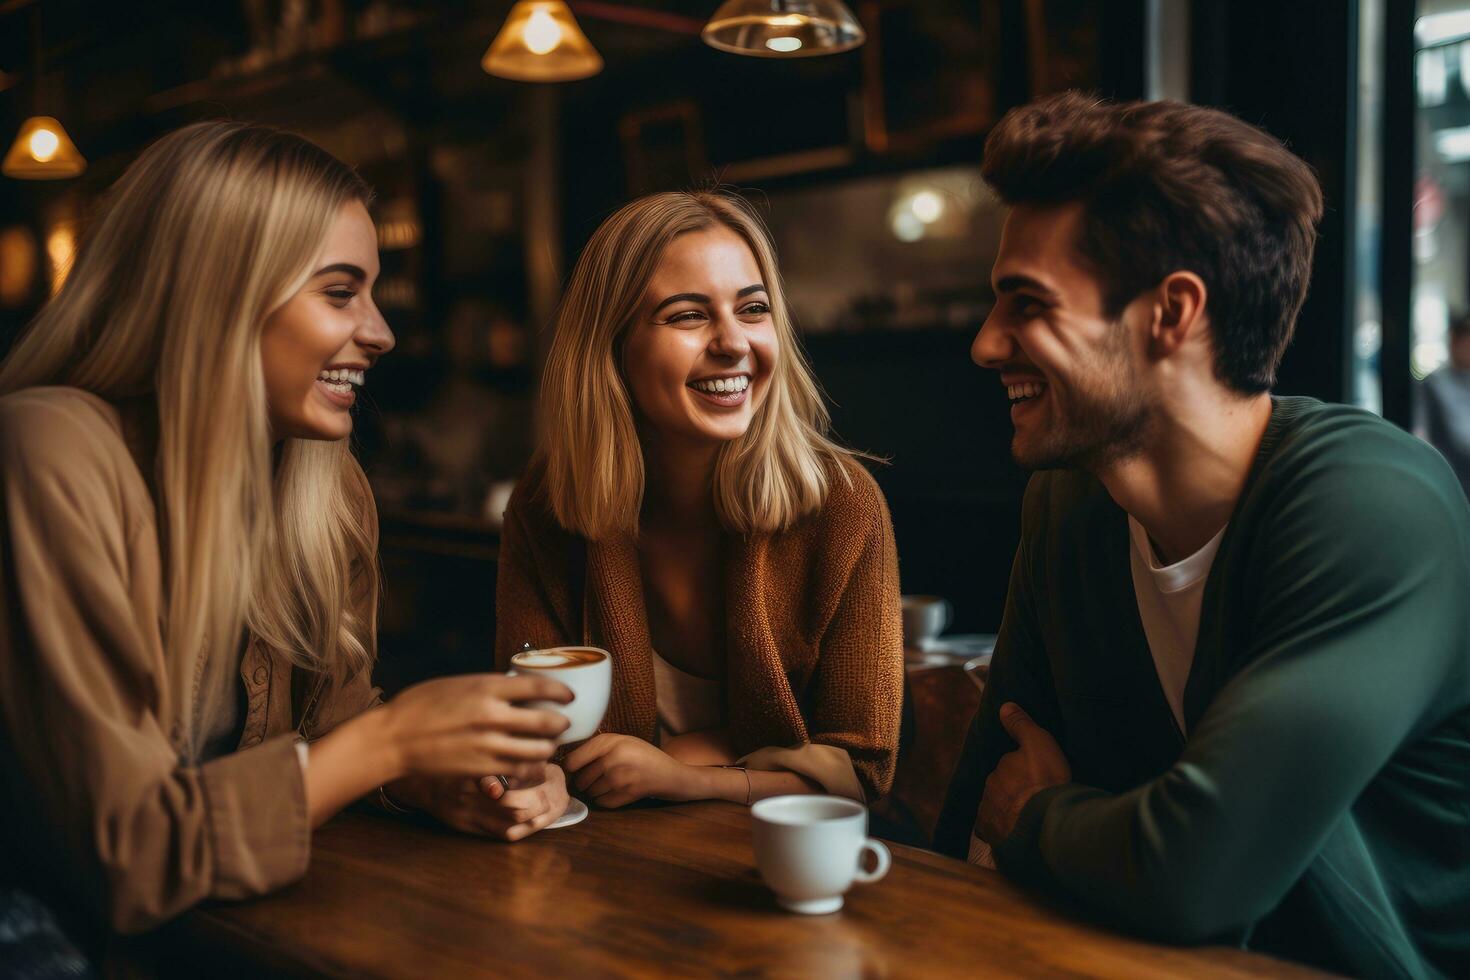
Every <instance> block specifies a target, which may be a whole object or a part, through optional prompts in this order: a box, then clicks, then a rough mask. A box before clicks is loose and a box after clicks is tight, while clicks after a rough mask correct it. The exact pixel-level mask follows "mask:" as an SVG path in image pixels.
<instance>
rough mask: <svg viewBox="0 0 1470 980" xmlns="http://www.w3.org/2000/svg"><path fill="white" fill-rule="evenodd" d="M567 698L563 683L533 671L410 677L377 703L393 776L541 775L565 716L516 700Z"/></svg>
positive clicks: (564, 701)
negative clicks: (512, 674) (424, 678)
mask: <svg viewBox="0 0 1470 980" xmlns="http://www.w3.org/2000/svg"><path fill="white" fill-rule="evenodd" d="M572 699H573V694H572V691H571V689H570V688H568V687H567V686H566V685H565V684H562V683H559V682H558V681H555V680H552V679H551V678H548V677H545V676H542V675H536V674H526V675H522V676H516V677H507V676H505V675H503V674H467V675H463V676H459V677H443V678H439V679H437V680H431V681H425V682H423V683H421V684H415V685H414V686H413V687H410V688H408V689H407V690H405V691H403V693H401V694H399V695H398V696H397V697H395V698H394V699H393V700H392V701H390V702H388V704H387V705H386V706H385V707H384V708H383V709H382V710H383V711H384V713H385V717H384V718H383V722H384V726H383V727H384V730H385V733H386V740H387V746H386V750H387V753H388V758H389V760H390V765H391V767H392V769H393V771H394V773H395V777H394V778H402V777H404V776H447V777H459V778H469V779H479V778H481V777H483V776H507V777H511V778H515V779H518V780H523V781H525V782H527V783H535V782H538V781H540V780H541V779H542V778H543V776H544V772H545V768H546V761H547V760H548V759H550V758H551V756H552V754H553V753H554V752H555V751H556V741H555V740H556V738H557V737H558V736H559V735H561V733H562V732H564V731H565V730H566V728H567V719H566V718H565V717H564V716H562V715H560V714H558V713H557V712H555V711H553V710H550V709H548V708H529V707H520V706H519V705H518V702H523V701H539V702H548V701H549V702H554V703H556V704H569V703H570V702H571V701H572Z"/></svg>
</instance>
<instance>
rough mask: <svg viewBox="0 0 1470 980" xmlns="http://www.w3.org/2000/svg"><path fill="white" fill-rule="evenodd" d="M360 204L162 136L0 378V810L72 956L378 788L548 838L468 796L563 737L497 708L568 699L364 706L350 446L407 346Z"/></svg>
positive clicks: (246, 145) (471, 690)
mask: <svg viewBox="0 0 1470 980" xmlns="http://www.w3.org/2000/svg"><path fill="white" fill-rule="evenodd" d="M369 197H370V194H369V191H368V188H367V186H366V185H365V184H363V182H362V181H361V179H360V178H358V176H357V175H356V174H355V173H354V172H353V171H352V170H351V169H350V168H349V167H347V166H346V165H344V164H342V163H341V162H339V161H338V160H336V159H335V158H333V157H332V156H330V155H329V154H327V153H326V152H325V151H323V150H321V149H319V148H317V147H316V146H314V145H312V144H310V143H308V142H306V141H305V140H303V139H300V138H299V137H295V136H291V135H289V134H285V133H280V132H276V131H274V130H270V129H265V128H262V127H255V126H247V125H242V124H237V123H228V122H215V123H201V124H197V125H194V126H190V127H187V128H185V129H182V130H179V131H178V132H175V133H172V134H170V135H168V136H166V137H164V138H163V139H161V140H159V141H158V142H157V143H155V144H154V145H153V146H151V147H150V148H149V149H148V150H146V151H145V152H144V153H143V154H142V156H140V157H139V159H138V160H137V161H136V162H135V163H134V164H133V165H132V166H131V167H129V168H128V170H127V172H126V173H125V174H124V175H123V176H122V178H121V179H120V180H119V181H118V182H117V184H116V185H115V186H114V187H113V188H112V190H111V192H110V194H109V196H108V199H107V201H106V202H105V206H104V207H103V209H102V211H101V213H100V215H99V217H98V218H97V220H96V222H95V224H94V227H93V228H92V230H91V232H90V233H89V235H88V236H87V237H86V240H85V241H84V243H83V245H82V247H81V249H80V252H79V254H78V256H77V260H76V263H75V266H74V268H72V270H71V272H70V275H69V276H68V277H67V279H66V282H65V284H64V285H63V286H62V288H61V290H60V292H59V293H58V294H57V295H56V296H55V297H54V298H53V299H52V300H51V302H50V303H49V304H47V306H46V307H45V308H44V309H43V310H42V312H41V314H40V315H39V316H38V317H37V318H36V320H35V322H34V323H33V324H32V325H31V327H30V328H29V329H28V331H27V332H26V333H25V334H24V335H23V336H22V337H21V339H20V340H19V341H18V342H17V344H16V346H15V348H14V350H13V351H12V352H11V353H10V355H9V357H8V358H7V359H6V360H5V361H4V362H3V363H0V589H3V591H0V595H3V597H4V598H3V600H0V732H3V748H0V787H3V792H4V794H5V796H4V800H3V803H0V805H3V806H4V809H5V811H6V813H7V814H8V815H9V819H10V821H11V823H10V827H11V832H12V836H11V839H10V842H9V843H10V847H11V853H12V855H13V857H14V865H13V867H12V868H11V873H12V874H15V875H17V876H18V878H19V883H21V884H23V885H25V886H27V887H29V888H31V889H33V890H35V891H36V892H39V893H40V894H41V895H42V897H44V898H46V899H48V900H49V901H50V902H51V903H52V904H54V905H55V906H56V907H57V908H58V909H59V910H61V911H62V913H63V915H64V916H65V917H66V919H67V920H68V921H71V922H73V923H74V924H75V926H76V928H78V929H79V930H81V933H82V935H84V936H85V935H94V934H95V933H94V930H97V929H98V928H99V927H111V928H113V929H118V930H124V931H135V930H139V929H144V928H147V927H149V926H151V925H154V924H156V923H158V922H160V921H162V920H164V919H167V918H169V917H171V916H173V915H175V914H177V913H179V912H181V911H183V910H184V909H186V908H188V907H189V906H190V905H192V904H194V903H195V902H198V901H200V900H202V899H206V898H239V897H244V896H248V895H254V894H258V893H261V892H264V891H267V890H269V889H272V888H275V887H277V886H280V885H282V884H285V883H287V882H289V881H291V880H293V879H295V878H296V877H298V876H300V875H301V874H302V873H303V872H304V871H305V870H306V862H307V851H308V846H309V841H310V831H311V828H312V827H313V826H315V825H317V824H319V823H321V822H322V821H323V820H325V819H326V818H327V817H328V816H330V815H331V814H332V813H334V812H336V811H337V810H338V809H340V808H341V807H342V806H344V805H345V804H347V803H348V802H350V801H352V800H353V799H355V798H357V797H359V796H362V795H364V794H366V793H370V792H373V791H375V790H379V789H381V788H382V787H383V785H384V784H385V783H391V784H392V785H391V786H390V787H388V791H391V792H392V793H393V795H394V796H395V797H397V798H398V800H399V801H400V803H401V804H409V805H417V806H421V807H423V808H425V809H428V810H431V811H433V812H435V813H436V814H438V815H439V816H440V817H442V818H443V819H445V820H446V821H447V822H449V823H451V824H453V825H455V826H457V827H459V828H460V829H463V830H469V831H483V832H487V833H499V834H502V835H504V836H523V835H524V834H525V833H528V832H530V831H531V830H533V829H537V828H535V827H523V828H519V829H516V828H512V827H511V826H510V825H508V824H506V823H505V822H504V821H503V820H502V814H501V811H500V809H499V808H497V807H496V806H495V805H494V804H493V801H492V799H491V797H492V796H494V795H496V794H498V793H499V792H500V791H501V790H500V786H499V784H498V783H497V784H496V787H495V789H494V790H493V791H491V790H490V789H488V788H487V789H486V790H485V791H483V792H481V791H480V790H479V789H478V787H479V786H480V785H481V784H480V783H479V782H478V780H479V779H481V778H483V777H490V776H494V775H499V774H512V775H520V776H528V777H535V776H537V775H538V774H539V773H540V771H541V769H542V767H543V765H544V760H545V759H547V758H549V757H550V755H551V752H552V743H551V742H550V741H549V739H548V736H549V735H554V734H555V733H556V732H559V731H561V730H562V729H563V728H564V727H565V721H564V720H563V719H561V718H560V717H558V716H556V715H555V714H553V713H552V712H533V711H526V710H524V709H520V708H515V707H512V706H511V705H510V702H511V701H513V700H523V699H525V698H527V697H530V696H533V695H536V694H537V692H539V693H540V694H549V695H550V696H552V697H553V698H557V699H563V700H564V699H565V698H566V697H567V696H568V695H569V692H567V691H565V689H562V688H560V685H553V686H552V687H550V688H546V687H543V686H541V685H539V684H537V683H535V682H534V681H533V682H531V683H529V684H528V683H527V681H528V680H529V679H526V678H513V679H506V678H503V677H498V676H494V675H479V676H475V677H466V678H452V679H445V680H440V681H431V682H428V683H426V684H422V685H419V686H418V687H416V688H410V689H409V690H407V691H405V692H404V693H403V694H401V695H400V696H399V697H397V698H395V699H394V700H393V701H392V702H391V703H390V704H388V705H385V706H382V707H376V708H375V706H376V705H377V704H378V696H377V691H376V690H375V689H374V688H373V687H372V684H371V681H370V679H369V678H370V668H371V665H372V662H373V659H374V653H375V651H374V647H375V635H374V634H375V623H376V608H377V596H378V577H377V556H376V553H375V552H376V547H377V524H376V511H375V509H374V507H373V500H372V496H371V493H370V492H369V489H368V486H367V481H366V480H365V479H364V477H363V474H362V470H361V469H360V468H359V467H358V465H357V463H356V461H355V460H354V458H353V457H352V455H351V453H350V452H349V451H348V448H347V437H348V435H349V434H350V433H351V431H352V415H351V412H350V409H351V407H352V404H353V402H354V400H355V392H356V390H357V388H358V387H360V386H361V385H362V384H363V383H364V380H365V374H366V372H367V371H368V370H369V369H371V367H372V366H373V364H374V363H375V362H376V361H377V359H378V358H379V357H381V356H383V355H384V354H386V353H388V351H389V350H391V349H392V347H393V335H392V333H391V332H390V331H389V329H388V327H387V324H386V323H384V322H383V318H382V317H381V316H380V315H379V313H378V310H377V308H376V306H375V305H374V304H373V301H372V295H371V292H370V290H371V286H372V284H373V280H374V278H375V277H376V275H377V271H378V256H377V239H376V233H375V231H374V228H373V224H372V219H371V218H370V217H369V216H368V212H367V207H366V205H367V203H368V201H369ZM369 708H375V710H371V711H369V710H367V709H369ZM308 746H309V748H308ZM467 781H468V782H467ZM487 785H488V784H487ZM381 799H382V800H383V801H384V802H385V803H386V802H387V795H386V791H385V792H384V793H383V794H382V795H381ZM481 800H483V801H484V802H483V803H481V802H479V801H481Z"/></svg>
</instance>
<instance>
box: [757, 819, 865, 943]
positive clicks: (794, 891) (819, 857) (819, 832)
mask: <svg viewBox="0 0 1470 980" xmlns="http://www.w3.org/2000/svg"><path fill="white" fill-rule="evenodd" d="M750 816H751V819H752V822H753V824H752V834H753V838H754V843H755V863H756V867H758V868H759V869H760V873H761V877H762V878H764V879H765V881H766V884H767V885H769V886H771V891H773V892H775V893H776V902H777V904H779V905H780V906H781V907H782V908H784V909H787V910H788V911H791V912H801V913H803V914H806V915H823V914H825V913H828V912H836V911H837V910H838V909H840V908H842V896H843V895H845V894H847V890H848V889H849V888H851V887H852V883H853V882H854V881H860V882H870V881H877V880H878V879H879V878H882V877H883V876H884V875H886V874H887V873H888V866H889V864H890V863H891V860H892V859H891V857H890V856H889V854H888V848H887V847H885V846H884V845H883V844H882V842H880V841H876V840H873V839H872V838H870V837H869V836H868V808H867V807H865V806H863V805H862V804H861V803H857V802H855V801H853V800H849V799H844V798H843V797H840V796H773V797H771V798H770V799H768V800H761V801H760V802H759V803H757V804H756V805H755V806H753V807H751V808H750ZM865 854H871V855H872V856H873V860H874V862H875V866H874V868H873V870H872V871H865V870H863V867H862V861H863V855H865Z"/></svg>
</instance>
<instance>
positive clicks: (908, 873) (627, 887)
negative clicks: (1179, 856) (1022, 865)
mask: <svg viewBox="0 0 1470 980" xmlns="http://www.w3.org/2000/svg"><path fill="white" fill-rule="evenodd" d="M893 852H894V853H893V857H894V861H893V868H892V870H891V871H890V872H889V874H888V876H887V878H885V879H884V880H883V881H881V882H878V883H877V884H872V885H855V886H854V887H853V890H852V891H851V892H850V893H849V894H848V899H847V907H846V908H845V909H843V910H842V911H841V912H838V913H836V914H834V915H828V916H818V917H807V916H797V915H791V914H788V913H785V912H782V911H780V910H779V909H778V908H777V907H776V906H775V904H774V903H773V901H772V900H771V897H770V894H769V892H767V891H766V889H765V887H764V886H763V885H762V884H761V882H760V880H759V878H758V877H757V876H756V873H755V871H754V867H753V859H752V853H751V843H750V830H749V816H748V814H747V812H746V811H745V809H744V808H743V807H737V806H733V805H730V804H725V803H698V804H689V805H685V806H676V807H661V808H650V809H635V810H628V811H621V812H594V813H593V814H592V815H591V816H590V817H589V818H588V819H587V820H586V821H585V822H583V823H582V824H581V825H580V826H577V827H571V828H567V829H563V830H556V831H548V832H546V833H543V834H540V835H538V836H536V837H534V838H532V839H530V840H527V841H523V842H521V843H518V844H510V845H507V844H498V843H492V842H489V841H484V840H479V839H475V838H469V837H462V836H458V835H455V834H452V833H450V832H448V831H442V830H439V829H435V828H432V827H424V826H416V825H410V824H404V823H398V822H395V821H392V820H390V819H388V818H386V817H380V816H375V815H370V814H365V813H346V814H343V815H341V816H339V817H338V818H336V819H335V820H333V821H332V822H330V823H329V824H327V825H326V826H325V827H323V828H322V829H321V830H320V831H318V832H317V835H316V839H315V842H314V845H313V848H312V859H311V870H310V872H309V873H308V874H307V876H306V878H305V880H303V881H302V882H300V883H299V884H297V885H294V886H292V887H290V888H287V889H285V890H284V891H282V892H280V893H278V894H276V895H274V896H271V897H269V898H265V899H261V900H258V901H254V902H248V903H243V904H238V905H215V906H212V907H206V908H203V909H200V910H197V911H195V912H193V913H191V914H190V915H188V916H186V917H185V918H184V919H182V920H180V922H178V923H177V924H176V925H175V926H174V927H173V928H172V929H171V930H170V932H169V933H168V934H167V935H166V937H165V941H166V942H167V944H168V949H169V950H170V952H169V959H170V960H171V961H172V965H173V966H174V967H175V968H176V969H178V970H179V971H180V972H181V973H182V974H184V975H191V974H192V975H210V976H216V977H217V976H221V975H252V974H257V973H269V974H271V975H277V976H279V975H291V976H314V975H326V976H339V977H347V976H352V977H413V978H422V977H470V978H473V977H501V976H544V977H563V976H565V977H583V976H606V977H633V976H640V977H641V976H649V975H673V976H727V977H734V976H739V977H936V976H946V975H967V976H976V975H981V974H983V975H986V976H997V977H1007V976H1048V977H1057V976H1099V977H1130V978H1147V977H1180V976H1186V977H1192V978H1208V977H1242V976H1255V975H1261V974H1270V975H1277V976H1301V977H1304V976H1313V975H1315V974H1312V973H1311V972H1310V971H1307V970H1304V969H1302V968H1299V967H1295V966H1292V965H1290V964H1287V963H1283V962H1281V961H1279V960H1273V959H1269V958H1266V957H1263V956H1258V955H1255V954H1251V953H1245V952H1242V951H1239V950H1234V949H1225V948H1205V949H1176V948H1171V947H1165V946H1157V945H1152V944H1149V943H1145V942H1139V941H1136V940H1132V939H1127V938H1124V937H1122V936H1119V935H1116V934H1113V933H1110V932H1107V931H1105V930H1102V929H1099V928H1095V927H1092V926H1087V925H1082V924H1079V923H1077V922H1074V921H1069V920H1068V919H1066V918H1065V917H1063V916H1062V915H1060V914H1058V913H1057V912H1055V911H1051V910H1049V909H1047V908H1045V907H1043V906H1042V905H1040V904H1038V903H1037V902H1036V901H1034V900H1033V899H1031V898H1029V897H1027V896H1026V895H1025V894H1023V893H1022V892H1021V891H1019V890H1018V889H1016V888H1015V887H1013V886H1012V885H1010V884H1009V883H1008V882H1006V880H1005V879H1004V878H1002V877H1001V876H1000V875H998V874H997V873H995V872H992V871H985V870H983V869H980V868H973V867H970V866H968V865H965V864H963V863H961V862H958V861H953V860H951V859H949V858H944V857H940V856H938V855H936V854H932V853H929V852H925V851H919V850H914V849H911V848H906V847H899V846H894V847H893ZM191 958H192V959H191Z"/></svg>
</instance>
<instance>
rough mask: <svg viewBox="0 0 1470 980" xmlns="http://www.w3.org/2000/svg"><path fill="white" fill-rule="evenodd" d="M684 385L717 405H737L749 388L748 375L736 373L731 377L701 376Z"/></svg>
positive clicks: (743, 399)
mask: <svg viewBox="0 0 1470 980" xmlns="http://www.w3.org/2000/svg"><path fill="white" fill-rule="evenodd" d="M686 387H688V388H689V389H691V390H692V391H694V392H696V393H698V394H700V395H702V396H703V397H704V398H705V399H707V400H709V401H712V402H714V403H715V404H717V405H739V404H740V403H742V402H743V401H745V393H746V392H747V391H749V390H750V375H748V374H737V375H735V376H734V377H731V378H701V379H699V380H698V381H690V382H689V383H688V384H687V385H686Z"/></svg>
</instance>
